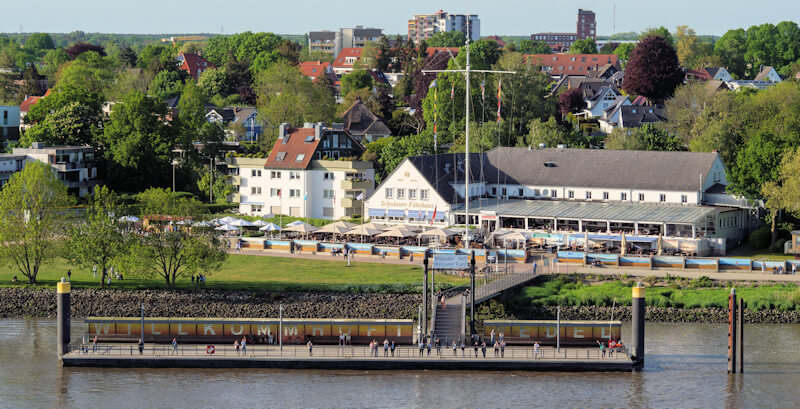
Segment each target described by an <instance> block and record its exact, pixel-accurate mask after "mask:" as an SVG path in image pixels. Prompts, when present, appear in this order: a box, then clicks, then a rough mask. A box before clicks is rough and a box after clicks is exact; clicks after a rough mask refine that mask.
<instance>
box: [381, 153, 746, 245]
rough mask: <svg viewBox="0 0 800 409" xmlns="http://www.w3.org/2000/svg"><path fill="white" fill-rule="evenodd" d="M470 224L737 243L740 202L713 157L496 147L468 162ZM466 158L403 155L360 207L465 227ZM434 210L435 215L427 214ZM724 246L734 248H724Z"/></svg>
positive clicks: (397, 218) (742, 226)
mask: <svg viewBox="0 0 800 409" xmlns="http://www.w3.org/2000/svg"><path fill="white" fill-rule="evenodd" d="M470 162H471V163H470V167H471V171H470V173H471V176H470V179H471V182H470V194H469V200H470V224H472V225H480V227H481V229H482V230H483V231H484V232H487V233H488V232H491V231H494V230H496V229H498V228H520V229H548V230H562V229H569V230H573V231H579V232H581V231H617V230H625V229H628V230H630V231H631V232H632V233H635V234H659V233H660V234H664V235H668V236H678V237H691V238H696V237H705V238H709V239H714V240H716V242H715V243H712V244H711V246H718V247H720V246H721V248H725V247H728V246H729V245H730V246H732V245H734V244H737V243H738V241H739V240H741V239H742V238H743V234H744V231H745V230H746V228H747V227H748V226H749V223H750V219H749V212H748V210H749V206H748V204H747V201H746V200H743V199H740V198H737V197H734V196H731V195H728V194H726V193H725V186H727V184H728V181H727V178H726V173H725V166H724V165H723V163H722V161H721V159H720V158H719V155H718V154H717V153H697V152H653V151H614V150H600V149H528V148H509V147H500V148H495V149H492V150H491V151H489V152H486V153H480V154H478V153H475V154H471V156H470ZM464 190H465V189H464V155H463V154H441V155H428V156H417V157H411V158H406V159H405V160H404V161H403V162H402V163H401V164H400V165H399V166H398V167H397V169H395V171H394V172H392V173H391V174H390V175H389V176H388V177H387V178H386V179H385V180H384V181H383V183H381V185H380V186H378V187H377V188H376V189H375V192H374V193H373V194H372V195H370V196H369V197H368V199H367V202H366V208H367V215H368V216H369V217H370V219H371V220H374V221H381V222H389V223H411V224H414V223H418V224H434V225H453V224H464V222H465V217H464V216H465V209H464V208H465V206H464V201H465V195H464ZM433 213H436V217H435V218H434V217H433ZM728 241H730V243H728Z"/></svg>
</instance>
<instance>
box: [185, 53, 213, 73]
mask: <svg viewBox="0 0 800 409" xmlns="http://www.w3.org/2000/svg"><path fill="white" fill-rule="evenodd" d="M177 59H178V62H179V63H180V69H182V70H184V71H186V72H187V73H189V76H190V77H192V78H194V79H198V78H199V77H200V74H202V73H203V71H205V70H208V69H211V68H217V67H216V66H215V65H214V64H212V63H211V62H209V61H208V60H206V59H205V58H203V57H201V56H200V54H195V53H180V54H178V57H177Z"/></svg>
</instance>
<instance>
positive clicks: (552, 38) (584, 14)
mask: <svg viewBox="0 0 800 409" xmlns="http://www.w3.org/2000/svg"><path fill="white" fill-rule="evenodd" d="M584 38H591V39H593V40H597V22H596V21H595V14H594V12H593V11H591V10H584V9H578V22H577V25H576V30H575V32H574V33H552V32H547V33H536V34H531V40H532V41H544V42H546V43H547V44H548V45H550V46H551V47H553V49H554V50H555V51H566V50H569V48H570V47H572V43H574V42H575V41H577V40H582V39H584Z"/></svg>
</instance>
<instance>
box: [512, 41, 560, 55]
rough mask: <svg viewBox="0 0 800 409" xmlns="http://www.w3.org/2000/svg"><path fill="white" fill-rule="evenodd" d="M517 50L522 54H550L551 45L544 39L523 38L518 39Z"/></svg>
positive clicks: (551, 50)
mask: <svg viewBox="0 0 800 409" xmlns="http://www.w3.org/2000/svg"><path fill="white" fill-rule="evenodd" d="M517 51H519V52H521V53H523V54H552V53H553V47H550V45H549V44H547V43H546V42H544V41H533V40H528V39H523V40H522V41H520V43H519V47H517Z"/></svg>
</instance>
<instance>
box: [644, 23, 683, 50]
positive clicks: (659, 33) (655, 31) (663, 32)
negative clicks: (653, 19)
mask: <svg viewBox="0 0 800 409" xmlns="http://www.w3.org/2000/svg"><path fill="white" fill-rule="evenodd" d="M653 36H656V37H661V38H663V39H664V40H665V41H666V42H667V44H669V45H670V46H671V47H674V46H675V39H674V38H672V34H670V32H669V30H667V28H666V27H664V26H660V27H650V28H648V29H647V30H644V31H642V34H640V35H639V41H644V39H646V38H648V37H653Z"/></svg>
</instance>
